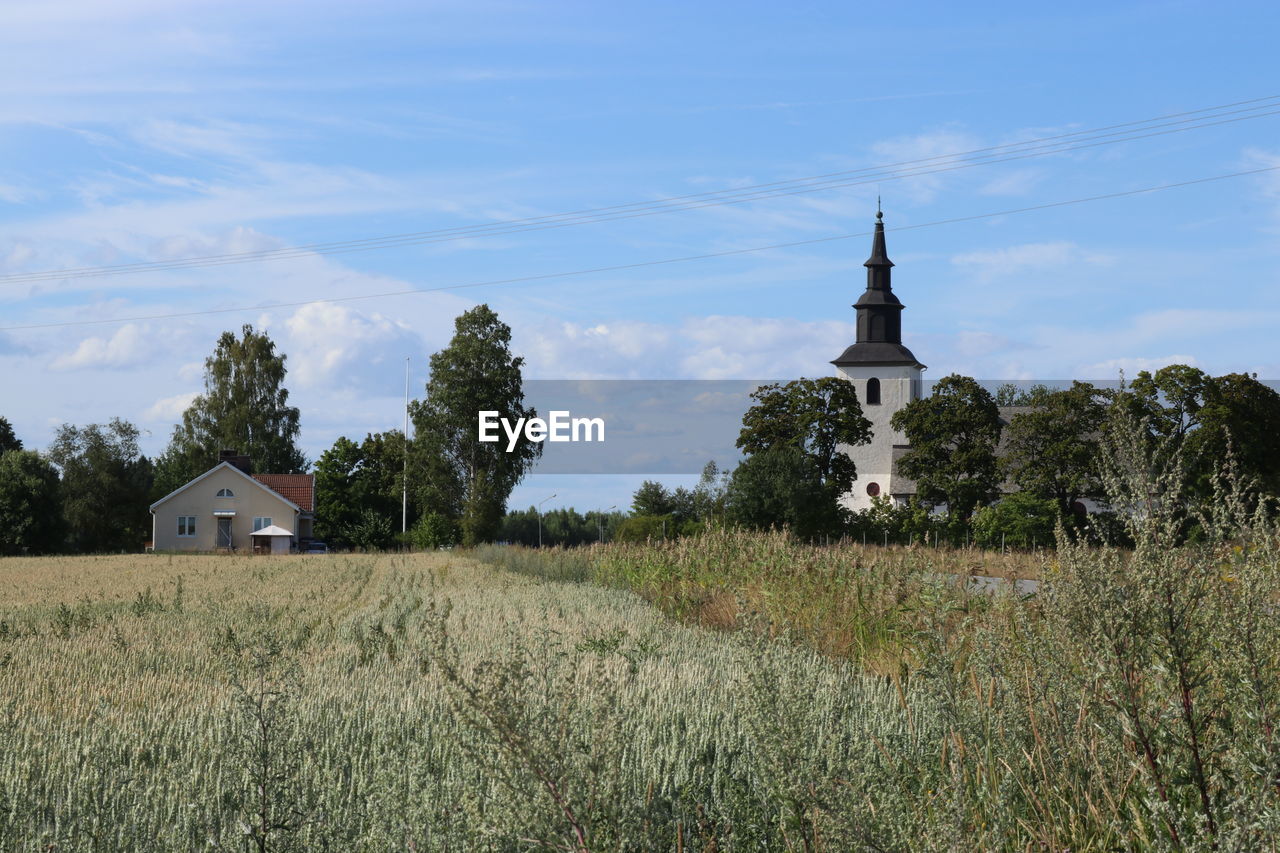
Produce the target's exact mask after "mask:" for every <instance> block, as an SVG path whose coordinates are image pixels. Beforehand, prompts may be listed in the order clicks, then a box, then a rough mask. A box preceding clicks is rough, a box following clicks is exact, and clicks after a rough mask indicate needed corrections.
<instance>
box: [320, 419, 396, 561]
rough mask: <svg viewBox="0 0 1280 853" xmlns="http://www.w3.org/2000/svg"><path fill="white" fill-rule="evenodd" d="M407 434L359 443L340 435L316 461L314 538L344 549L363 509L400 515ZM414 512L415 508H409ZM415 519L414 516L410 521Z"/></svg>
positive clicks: (385, 435) (375, 436) (374, 436)
mask: <svg viewBox="0 0 1280 853" xmlns="http://www.w3.org/2000/svg"><path fill="white" fill-rule="evenodd" d="M404 464H405V463H404V435H403V433H401V432H399V431H392V432H387V433H377V434H372V433H371V434H369V435H367V436H366V437H365V439H364V441H363V442H362V443H361V444H356V443H355V442H354V441H352V440H351V439H349V438H347V437H345V436H341V437H339V438H338V440H337V441H335V442H334V443H333V447H331V448H329V449H328V450H326V451H325V452H324V453H322V454H320V458H319V459H318V460H317V461H316V467H315V476H316V535H317V537H318V538H320V539H323V540H325V541H326V542H328V543H329V544H330V545H337V546H339V547H346V546H348V545H351V544H352V543H351V542H350V541H349V540H347V539H346V538H345V537H346V531H347V530H348V528H351V527H352V526H353V525H357V524H358V522H359V519H360V517H361V516H362V514H363V513H364V512H365V511H372V512H373V513H375V514H377V515H379V516H382V517H385V518H388V519H390V518H395V517H398V516H399V515H400V514H401V512H402V507H401V501H402V494H403V492H402V489H403V486H402V483H403V476H404ZM410 509H411V510H412V507H411V508H410ZM415 519H416V512H411V513H410V516H409V519H408V520H409V522H410V523H411V524H412V523H413V522H414V520H415Z"/></svg>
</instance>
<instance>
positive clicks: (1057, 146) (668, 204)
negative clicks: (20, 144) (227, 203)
mask: <svg viewBox="0 0 1280 853" xmlns="http://www.w3.org/2000/svg"><path fill="white" fill-rule="evenodd" d="M1242 105H1250V106H1244V108H1243V109H1231V108H1233V107H1241V106H1242ZM1274 107H1280V95H1274V96H1269V97H1267V98H1254V99H1251V100H1248V101H1238V102H1235V103H1231V104H1223V105H1220V106H1217V107H1205V108H1203V109H1199V110H1190V111H1187V112H1183V113H1173V114H1170V115H1165V116H1158V117H1155V118H1151V119H1142V120H1138V121H1132V122H1124V123H1122V124H1117V125H1108V126H1106V127H1102V128H1095V129H1093V130H1085V131H1075V132H1072V133H1065V134H1058V135H1057V136H1049V137H1041V138H1038V139H1033V140H1026V141H1023V142H1018V143H1009V144H1007V145H999V146H990V147H987V148H979V149H973V150H971V151H968V152H959V153H955V154H942V155H935V156H933V157H925V158H920V159H917V160H904V161H899V162H898V163H891V164H886V165H882V166H874V167H867V168H864V169H855V170H849V171H842V172H832V173H828V174H826V175H811V176H808V177H804V178H795V179H791V180H787V181H774V182H771V183H766V184H756V185H753V186H748V187H737V188H733V189H729V190H716V191H708V192H704V193H696V194H692V195H686V196H675V197H670V198H666V199H658V200H653V201H648V202H632V203H629V204H621V205H613V206H609V207H601V208H588V209H585V210H581V211H573V212H569V213H559V214H547V215H544V216H535V217H526V218H524V219H516V220H508V221H505V222H494V223H488V224H481V225H474V226H455V227H453V228H445V229H438V230H434V231H417V232H407V233H404V234H392V235H385V236H382V237H369V238H363V239H357V240H346V241H339V242H331V243H311V244H304V245H300V246H292V247H283V248H280V249H264V250H258V251H252V252H239V253H230V254H220V255H204V256H198V257H190V258H180V259H172V260H168V261H140V262H136V263H130V264H117V265H111V266H97V267H78V268H69V269H61V270H47V271H43V272H30V273H12V274H9V275H3V276H0V284H29V283H34V282H41V281H60V280H66V279H74V278H93V277H101V276H112V275H124V274H129V273H136V272H158V271H166V270H181V269H198V268H206V267H214V266H225V265H229V264H241V263H258V262H262V261H270V260H286V259H290V258H296V257H305V256H309V255H330V254H345V253H352V252H362V251H373V250H380V249H387V248H396V247H400V246H409V245H425V244H430V243H437V242H446V241H453V240H461V239H475V238H478V237H486V236H500V235H505V234H514V233H524V232H530V231H542V230H548V229H556V228H565V227H569V226H573V225H583V224H595V223H600V222H611V221H617V220H620V219H633V218H638V217H643V216H654V215H658V214H663V213H670V212H675V211H683V210H697V209H702V208H707V207H715V206H721V205H726V204H742V203H746V202H750V201H759V200H763V199H769V198H779V197H783V196H790V195H801V194H807V193H812V192H821V191H825V190H830V189H837V188H843V187H851V186H858V185H865V184H870V183H880V182H884V181H889V180H902V179H905V178H911V177H920V176H925V175H932V174H938V173H941V172H950V171H956V170H960V169H968V168H973V167H975V166H982V165H992V164H996V163H1006V162H1011V161H1014V160H1022V159H1028V158H1031V157H1042V156H1047V155H1050V154H1061V153H1068V152H1071V151H1078V150H1082V149H1086V148H1094V147H1098V146H1101V145H1113V144H1116V143H1119V142H1127V141H1133V140H1137V139H1146V138H1150V137H1154V136H1164V135H1168V134H1171V133H1183V132H1186V131H1190V130H1199V129H1202V128H1205V127H1212V126H1217V125H1222V124H1230V123H1234V122H1239V121H1247V120H1250V119H1254V118H1263V117H1266V116H1272V115H1277V114H1280V109H1272V108H1274ZM1205 113H1212V115H1204V114H1205ZM1189 115H1197V116H1198V117H1197V118H1190V119H1188V118H1184V117H1185V116H1189ZM1168 119H1178V120H1176V121H1167V120H1168ZM1117 128H1130V129H1129V130H1120V131H1116V129H1117ZM1064 140H1066V141H1064ZM976 155H980V156H976ZM963 158H968V159H963ZM940 161H941V162H940ZM931 163H932V164H936V165H934V166H928V165H927V164H931ZM902 167H911V168H909V169H905V170H904V169H903V168H902ZM912 169H914V170H912ZM854 177H856V178H857V179H856V180H848V179H849V178H854Z"/></svg>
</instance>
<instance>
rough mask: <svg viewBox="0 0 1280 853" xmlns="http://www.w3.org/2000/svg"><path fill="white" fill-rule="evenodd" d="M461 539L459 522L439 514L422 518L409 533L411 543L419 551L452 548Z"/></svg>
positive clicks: (435, 513)
mask: <svg viewBox="0 0 1280 853" xmlns="http://www.w3.org/2000/svg"><path fill="white" fill-rule="evenodd" d="M460 538H461V536H460V531H459V530H458V524H457V522H455V521H454V520H453V519H451V518H449V517H448V516H445V515H441V514H440V513H438V512H429V513H427V514H426V515H424V516H422V518H420V519H418V523H417V524H415V525H414V526H413V529H412V530H410V531H409V543H410V544H411V545H413V547H414V548H417V549H418V550H419V551H434V550H436V549H437V548H452V547H453V546H454V545H457V544H458V540H459V539H460Z"/></svg>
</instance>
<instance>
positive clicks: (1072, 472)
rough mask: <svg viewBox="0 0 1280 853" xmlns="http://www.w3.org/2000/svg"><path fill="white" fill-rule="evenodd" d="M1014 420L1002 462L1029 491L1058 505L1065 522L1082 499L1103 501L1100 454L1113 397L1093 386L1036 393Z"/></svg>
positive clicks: (1075, 385)
mask: <svg viewBox="0 0 1280 853" xmlns="http://www.w3.org/2000/svg"><path fill="white" fill-rule="evenodd" d="M1024 405H1029V406H1031V409H1030V410H1029V411H1026V412H1019V413H1018V414H1016V415H1014V416H1013V417H1012V418H1011V419H1010V421H1009V427H1008V430H1007V435H1006V441H1005V457H1004V459H1003V460H1002V463H1003V466H1004V470H1005V472H1006V473H1007V474H1008V476H1009V478H1010V479H1011V480H1012V481H1013V482H1014V483H1016V484H1017V486H1018V488H1019V489H1021V490H1022V491H1024V492H1028V493H1030V494H1032V495H1035V496H1036V497H1038V498H1044V499H1049V500H1053V501H1055V502H1056V504H1057V507H1058V512H1059V513H1060V514H1061V515H1062V517H1064V518H1069V517H1071V512H1072V505H1073V504H1074V503H1075V502H1076V501H1077V500H1079V499H1081V498H1094V499H1097V498H1100V497H1101V495H1102V484H1101V482H1100V480H1099V472H1098V454H1099V440H1100V438H1101V431H1102V427H1103V424H1104V422H1105V421H1106V417H1107V395H1106V394H1105V393H1104V392H1103V391H1101V390H1099V389H1098V388H1095V387H1094V386H1093V385H1090V384H1089V383H1087V382H1074V383H1072V385H1071V388H1070V389H1068V390H1063V391H1051V390H1049V389H1048V388H1043V389H1042V390H1039V391H1038V392H1036V393H1034V394H1031V395H1030V396H1029V397H1028V398H1027V400H1026V402H1025V403H1024Z"/></svg>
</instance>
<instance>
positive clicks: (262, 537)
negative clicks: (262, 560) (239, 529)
mask: <svg viewBox="0 0 1280 853" xmlns="http://www.w3.org/2000/svg"><path fill="white" fill-rule="evenodd" d="M252 536H253V553H255V554H288V553H289V546H290V545H291V544H293V533H291V532H290V531H288V530H285V529H284V528H283V527H279V526H278V525H275V524H272V525H270V526H269V527H264V528H262V529H261V530H255V531H253V534H252Z"/></svg>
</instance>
